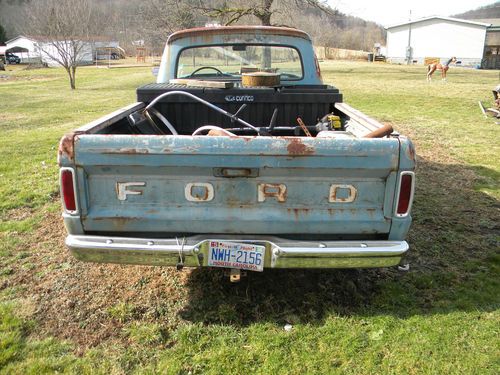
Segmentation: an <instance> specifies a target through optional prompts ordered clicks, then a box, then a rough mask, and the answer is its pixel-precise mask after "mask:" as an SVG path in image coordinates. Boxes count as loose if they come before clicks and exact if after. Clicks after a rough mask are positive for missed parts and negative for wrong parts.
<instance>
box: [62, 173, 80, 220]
mask: <svg viewBox="0 0 500 375" xmlns="http://www.w3.org/2000/svg"><path fill="white" fill-rule="evenodd" d="M61 193H62V198H63V202H64V208H65V209H66V211H76V197H75V186H74V184H73V170H72V169H63V170H62V171H61Z"/></svg>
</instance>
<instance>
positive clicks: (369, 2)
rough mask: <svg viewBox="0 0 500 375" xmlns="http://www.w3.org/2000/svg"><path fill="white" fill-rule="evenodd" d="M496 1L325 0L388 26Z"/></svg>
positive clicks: (465, 9) (449, 13) (446, 14)
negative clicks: (410, 15)
mask: <svg viewBox="0 0 500 375" xmlns="http://www.w3.org/2000/svg"><path fill="white" fill-rule="evenodd" d="M494 2H495V0H453V1H452V0H414V1H408V0H328V3H329V4H330V5H331V6H332V7H334V8H337V9H338V10H340V11H341V12H343V13H347V14H350V15H352V16H357V17H361V18H363V19H365V20H368V21H375V22H377V23H379V24H381V25H383V26H388V25H392V24H396V23H400V22H406V21H408V19H409V14H410V9H411V11H412V12H411V14H412V19H416V18H422V17H428V16H449V15H452V14H457V13H462V12H465V11H468V10H471V9H475V8H479V7H481V6H483V5H488V4H492V3H494Z"/></svg>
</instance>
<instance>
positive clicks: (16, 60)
mask: <svg viewBox="0 0 500 375" xmlns="http://www.w3.org/2000/svg"><path fill="white" fill-rule="evenodd" d="M5 60H6V63H7V64H21V58H20V57H19V56H17V55H14V54H13V53H10V52H7V53H6V54H5Z"/></svg>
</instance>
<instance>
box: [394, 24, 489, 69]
mask: <svg viewBox="0 0 500 375" xmlns="http://www.w3.org/2000/svg"><path fill="white" fill-rule="evenodd" d="M489 26H491V24H489V23H485V22H475V21H469V20H462V19H458V18H450V17H438V16H434V17H427V18H422V19H418V20H414V21H410V22H405V23H399V24H396V25H391V26H388V27H386V29H387V59H388V61H390V62H393V63H406V62H407V61H408V60H409V61H410V62H412V63H419V64H423V63H425V61H426V59H432V58H434V59H439V60H441V61H442V62H444V61H446V60H448V59H450V58H451V57H453V56H455V57H457V59H458V60H459V61H460V62H461V64H462V65H464V66H480V65H481V61H482V59H483V55H484V49H485V40H486V31H487V29H488V27H489Z"/></svg>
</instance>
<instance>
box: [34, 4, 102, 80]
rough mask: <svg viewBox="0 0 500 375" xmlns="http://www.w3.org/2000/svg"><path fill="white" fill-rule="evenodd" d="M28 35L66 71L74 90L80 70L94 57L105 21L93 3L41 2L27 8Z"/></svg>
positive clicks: (43, 52)
mask: <svg viewBox="0 0 500 375" xmlns="http://www.w3.org/2000/svg"><path fill="white" fill-rule="evenodd" d="M26 17H27V21H28V22H27V27H26V31H27V33H28V35H30V36H31V37H32V38H33V39H35V40H36V41H37V45H38V48H39V49H40V51H41V52H42V54H45V55H46V56H48V57H49V58H50V59H52V60H53V61H55V62H56V63H57V64H59V65H61V66H62V67H64V69H65V70H66V72H67V73H68V77H69V81H70V87H71V89H75V88H76V68H77V67H78V65H80V64H81V63H82V61H83V59H84V58H85V54H86V53H88V50H89V49H90V53H92V47H93V44H94V42H95V40H94V37H95V35H97V34H98V33H99V31H100V28H101V24H102V23H101V22H100V21H101V19H100V16H99V14H97V13H96V12H95V11H94V9H93V7H92V4H91V1H90V0H65V1H58V0H38V1H36V2H32V3H30V4H29V5H28V6H26Z"/></svg>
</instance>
